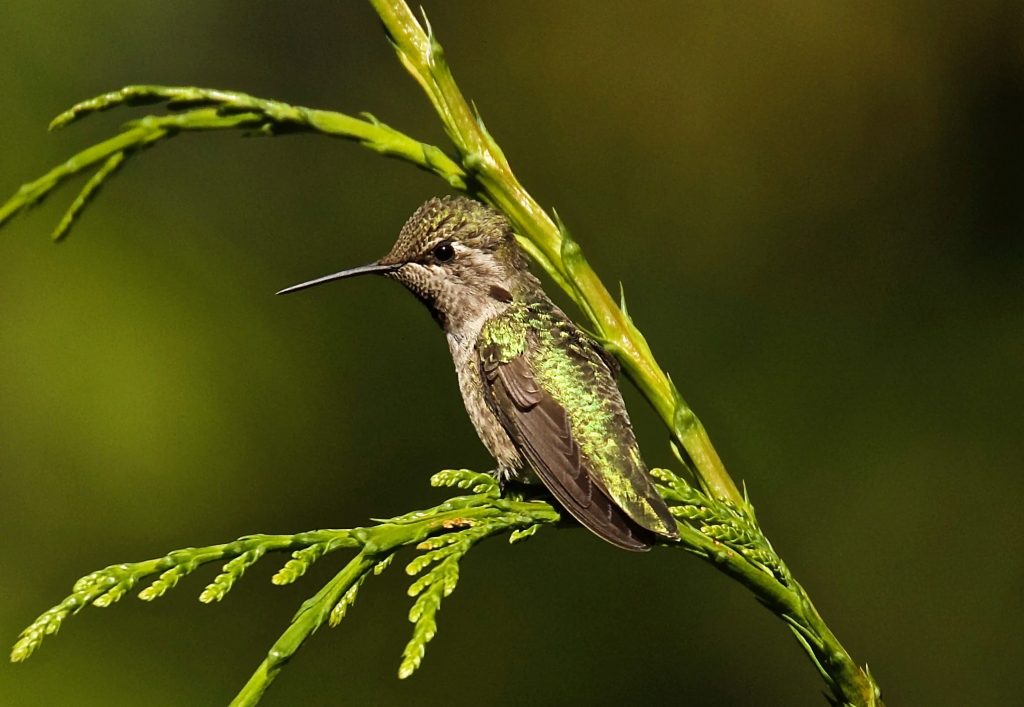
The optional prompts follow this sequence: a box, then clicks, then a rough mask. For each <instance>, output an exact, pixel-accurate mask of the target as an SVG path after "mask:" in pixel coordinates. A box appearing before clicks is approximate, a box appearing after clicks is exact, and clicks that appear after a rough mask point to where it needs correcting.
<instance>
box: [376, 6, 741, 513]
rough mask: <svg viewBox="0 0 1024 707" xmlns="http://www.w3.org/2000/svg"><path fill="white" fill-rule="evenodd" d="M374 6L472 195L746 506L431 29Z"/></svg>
mask: <svg viewBox="0 0 1024 707" xmlns="http://www.w3.org/2000/svg"><path fill="white" fill-rule="evenodd" d="M371 4H372V5H373V7H374V9H375V10H376V11H377V14H378V15H380V18H381V20H382V21H383V22H384V26H385V28H386V29H387V31H388V34H389V35H390V37H391V40H392V42H393V43H394V46H395V50H396V52H397V53H398V57H399V59H400V60H401V62H402V64H403V65H404V66H405V67H406V68H407V69H408V70H409V72H410V73H411V74H412V75H413V77H414V78H415V79H416V81H417V82H418V83H419V84H420V86H421V87H422V88H423V90H424V91H425V92H426V94H427V97H428V98H429V99H430V101H431V103H432V104H433V105H434V108H435V109H436V110H437V113H438V115H439V116H440V118H441V121H442V123H443V124H444V127H445V130H446V131H447V133H448V135H449V137H450V138H451V140H452V142H453V143H454V144H455V147H456V149H457V150H458V152H459V155H460V157H461V159H462V164H463V166H464V167H465V168H466V171H467V172H469V173H470V174H471V176H472V178H473V180H472V181H471V183H470V186H471V187H473V186H475V185H474V183H473V182H475V183H476V184H478V185H479V187H477V188H476V189H475V194H476V195H477V196H479V197H481V198H483V199H484V200H485V201H488V202H490V203H491V204H493V205H495V206H496V207H498V208H499V209H500V210H501V211H502V212H504V213H505V214H506V215H507V216H508V217H509V218H510V220H511V221H512V223H513V225H514V226H515V228H516V230H517V232H518V233H519V234H520V235H521V236H522V237H523V238H525V239H526V240H527V244H526V245H527V250H528V251H529V252H530V253H531V254H532V255H533V256H534V257H535V258H536V259H537V260H538V261H539V262H540V264H541V265H542V266H543V267H544V268H545V269H546V270H548V272H550V273H552V274H553V275H554V279H555V280H556V282H557V283H558V284H559V285H560V286H561V287H562V288H563V289H566V291H567V292H568V294H569V295H570V296H571V297H572V298H573V300H574V301H575V302H576V303H577V304H578V305H579V306H580V308H581V309H582V310H583V313H584V314H585V315H586V316H587V318H588V319H589V320H590V322H591V324H592V325H593V326H594V327H595V329H596V334H597V336H598V337H599V338H600V339H601V341H602V344H603V345H604V346H605V347H606V348H607V349H608V350H609V351H610V352H611V353H613V354H614V355H615V356H616V357H617V358H618V359H619V361H620V362H621V364H622V367H623V370H624V371H625V372H626V374H627V375H628V376H629V377H630V379H631V380H632V381H633V382H634V383H635V384H636V385H637V387H638V388H639V389H640V391H641V392H642V393H643V394H644V396H645V397H646V398H647V399H648V400H649V401H650V402H651V404H652V405H653V406H654V409H655V410H656V411H657V412H658V414H659V415H660V416H661V418H662V420H663V421H664V422H665V424H666V425H667V426H668V428H669V430H671V433H672V435H673V436H674V437H675V439H676V440H678V442H679V443H680V444H681V445H682V447H683V449H685V450H686V453H687V454H688V455H689V457H690V460H691V461H692V463H693V466H694V470H695V472H696V474H697V477H698V479H699V480H700V482H701V484H702V486H703V487H704V488H705V489H707V490H708V491H709V492H710V493H712V494H714V495H715V496H717V497H719V498H722V499H726V500H729V501H732V502H734V503H737V504H739V503H742V501H743V497H742V496H741V494H740V492H739V490H738V489H737V488H736V484H735V483H734V482H733V480H732V478H731V477H730V476H729V474H728V473H727V472H726V470H725V466H724V465H723V464H722V460H721V459H720V458H719V456H718V453H717V452H716V451H715V448H714V446H712V444H711V440H710V438H709V437H708V434H707V432H706V431H705V429H704V426H703V425H702V424H701V422H700V420H699V419H697V416H696V415H695V414H694V413H693V411H692V410H691V409H690V407H689V406H688V405H687V404H686V402H685V401H684V400H683V398H682V396H681V395H680V394H679V391H678V390H676V388H675V385H674V384H673V383H672V381H671V379H670V378H669V377H668V376H667V375H666V374H665V373H664V372H663V371H662V369H661V367H660V366H659V365H658V363H657V361H656V360H655V358H654V354H653V353H652V352H651V349H650V347H649V346H648V345H647V341H646V339H644V336H643V334H641V333H640V331H639V329H637V328H636V326H634V324H633V322H632V320H631V319H630V318H629V317H628V316H627V315H626V314H625V313H624V312H623V311H622V310H621V309H620V308H619V306H618V305H617V304H616V303H615V300H614V299H613V298H612V296H611V294H610V293H609V292H608V290H607V289H606V288H605V286H604V285H603V284H602V282H601V280H600V279H599V278H598V277H597V274H596V273H595V272H594V270H593V268H591V267H590V265H589V263H587V260H586V258H585V257H584V256H583V253H582V251H581V250H580V248H579V245H578V244H577V243H576V242H575V241H573V240H572V239H571V237H570V236H569V234H568V232H567V231H566V230H565V228H564V227H560V225H559V224H556V223H555V221H554V220H553V219H552V218H551V217H550V216H548V214H547V213H546V212H545V211H544V209H542V208H541V206H540V205H539V204H538V203H537V202H536V200H534V199H533V197H532V196H530V194H529V193H528V192H527V191H526V189H524V188H523V186H522V185H521V184H520V183H519V180H518V179H517V178H516V177H515V175H514V174H513V172H512V168H511V167H510V166H509V164H508V161H507V160H506V159H505V155H504V153H503V152H502V151H501V149H500V148H499V147H498V145H497V143H496V142H495V141H494V139H493V138H492V137H491V136H490V134H489V133H488V132H487V130H486V128H485V127H484V125H483V121H482V120H481V119H480V118H479V116H478V115H477V114H476V112H475V111H474V110H473V109H472V108H471V107H470V105H469V104H468V102H467V101H466V99H465V98H464V97H463V96H462V93H461V92H460V91H459V88H458V86H457V85H456V83H455V79H454V77H453V76H452V73H451V71H450V70H449V68H448V64H447V62H446V61H445V59H444V51H443V50H442V48H441V45H440V43H439V42H438V41H437V40H436V38H435V37H434V36H433V34H432V33H430V32H429V26H428V31H424V29H423V28H422V27H421V26H420V24H419V22H417V21H416V17H415V16H414V15H413V14H412V11H411V10H410V9H409V7H408V5H406V4H405V2H402V1H401V0H371Z"/></svg>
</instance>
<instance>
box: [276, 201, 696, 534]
mask: <svg viewBox="0 0 1024 707" xmlns="http://www.w3.org/2000/svg"><path fill="white" fill-rule="evenodd" d="M368 274H378V275H383V276H384V277H386V278H388V279H391V280H397V281H398V282H400V283H402V284H403V285H405V287H406V288H407V289H408V290H409V291H410V292H412V293H413V294H414V295H416V297H417V298H418V299H419V300H420V301H421V302H423V304H425V305H426V306H427V308H428V309H429V310H430V313H431V314H432V315H433V316H434V319H435V320H437V322H438V324H440V325H441V328H442V329H444V332H445V335H446V337H447V339H448V347H449V349H450V350H451V354H452V359H453V360H454V362H455V370H456V371H457V373H458V378H459V389H460V390H461V392H462V399H463V401H464V402H465V404H466V411H467V412H468V413H469V418H470V420H472V422H473V426H474V427H475V428H476V431H477V434H478V435H479V436H480V439H481V441H483V443H484V446H486V447H487V449H488V451H489V452H490V453H491V455H492V456H494V458H495V460H496V461H497V463H498V466H497V469H496V470H495V472H494V473H495V474H496V476H497V477H498V479H499V481H501V482H509V481H515V482H520V483H526V484H531V483H532V484H536V483H537V482H538V481H539V482H540V483H542V484H543V485H544V486H545V487H546V488H547V489H548V491H550V492H551V494H552V495H553V496H554V497H555V499H556V500H557V501H558V503H560V504H561V505H562V507H564V508H565V510H567V511H568V512H569V513H570V514H571V515H572V516H573V517H574V518H576V519H577V520H578V521H579V522H580V523H582V524H583V525H584V526H586V527H587V528H588V529H589V530H591V531H592V532H593V533H595V534H596V535H598V536H600V537H601V538H603V539H605V540H607V541H608V542H610V543H612V544H613V545H616V546H618V547H621V548H624V549H627V550H647V549H649V548H650V547H651V545H652V544H653V542H654V540H655V539H656V537H657V536H664V537H668V538H675V537H677V533H676V524H675V520H674V519H673V517H672V515H671V514H670V513H669V510H668V508H667V507H666V505H665V502H664V501H663V500H662V498H661V497H660V496H659V495H658V493H657V491H656V490H655V489H654V485H653V484H652V482H651V479H650V477H649V475H648V473H647V467H646V466H645V465H644V462H643V460H642V459H641V457H640V449H639V447H638V445H637V442H636V437H635V436H634V434H633V428H632V425H631V424H630V421H629V416H628V414H627V413H626V408H625V405H624V404H623V402H622V394H621V393H620V392H619V389H618V386H617V385H616V382H615V374H614V372H613V366H614V364H613V363H611V361H610V359H609V358H608V357H607V355H606V354H605V352H604V351H603V349H601V347H600V345H599V344H598V343H597V342H596V341H594V340H593V339H592V338H591V337H590V336H588V335H587V334H585V333H584V332H583V331H581V330H580V329H579V328H578V327H577V326H576V325H575V324H573V323H572V321H571V320H570V319H569V318H568V317H567V316H566V315H565V314H564V313H563V312H562V311H561V310H560V309H559V308H558V307H556V306H555V305H554V303H552V302H551V300H550V299H549V298H548V296H547V295H546V294H545V293H544V290H543V289H542V288H541V284H540V281H538V280H537V278H536V277H534V276H533V274H532V273H531V272H530V271H529V268H528V267H527V260H526V257H525V255H524V254H523V252H522V250H521V249H520V247H519V245H518V243H516V240H515V237H514V235H513V233H512V227H511V225H510V224H509V222H508V220H507V219H506V218H505V217H504V216H503V215H502V214H500V213H498V212H497V211H495V210H494V209H491V208H489V207H487V206H484V205H483V204H480V203H479V202H476V201H473V200H471V199H467V198H464V197H446V198H443V199H431V200H429V201H427V202H426V203H425V204H423V205H422V206H421V207H420V208H419V209H417V210H416V213H414V214H413V215H412V216H411V217H410V218H409V220H408V221H407V222H406V223H405V226H403V227H402V230H401V232H400V233H399V234H398V240H397V241H396V243H395V245H394V246H393V247H392V248H391V251H390V252H389V253H388V254H387V255H385V256H384V257H383V258H381V259H380V260H378V261H377V262H375V263H371V264H369V265H364V266H362V267H357V268H352V269H350V270H343V271H341V272H338V273H334V274H333V275H327V276H325V277H321V278H317V279H315V280H310V281H308V282H304V283H301V284H298V285H295V286H293V287H289V288H286V289H284V290H281V291H280V292H279V293H278V294H285V293H288V292H295V291H297V290H302V289H305V288H307V287H312V286H314V285H320V284H323V283H325V282H331V281H333V280H340V279H342V278H348V277H355V276H357V275H368Z"/></svg>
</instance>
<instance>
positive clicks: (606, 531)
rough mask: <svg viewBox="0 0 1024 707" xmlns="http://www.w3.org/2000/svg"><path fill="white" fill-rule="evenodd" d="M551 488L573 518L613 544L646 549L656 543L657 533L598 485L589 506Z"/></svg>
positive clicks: (643, 550) (635, 550) (624, 547)
mask: <svg viewBox="0 0 1024 707" xmlns="http://www.w3.org/2000/svg"><path fill="white" fill-rule="evenodd" d="M551 491H552V492H553V493H554V495H555V498H556V499H558V502H559V504H560V505H561V506H562V507H563V508H565V510H567V511H569V513H570V514H571V515H572V517H573V518H575V519H576V520H578V521H579V522H580V523H581V524H582V525H583V526H584V527H585V528H587V529H588V530H590V531H591V532H592V533H594V534H595V535H597V536H598V537H600V538H601V539H603V540H606V541H607V542H610V543H611V544H612V545H615V546H616V547H620V548H622V549H623V550H632V551H634V552H646V551H647V550H650V549H651V546H652V545H654V542H655V539H656V538H657V535H656V534H655V533H654V532H653V531H650V530H648V529H647V528H644V527H642V526H641V525H639V524H638V523H637V522H636V521H634V520H633V519H632V518H630V517H629V516H628V515H626V513H625V512H624V511H623V510H622V509H621V508H619V507H618V506H616V505H615V504H614V503H613V502H612V500H611V499H610V498H608V497H607V496H606V495H604V492H602V491H601V490H600V489H598V488H597V487H593V489H592V493H591V495H590V498H589V501H590V503H589V504H588V506H587V507H586V508H584V507H583V506H581V505H580V504H579V503H578V502H577V501H576V499H574V498H573V497H571V496H566V497H564V498H563V494H560V493H558V489H557V488H551Z"/></svg>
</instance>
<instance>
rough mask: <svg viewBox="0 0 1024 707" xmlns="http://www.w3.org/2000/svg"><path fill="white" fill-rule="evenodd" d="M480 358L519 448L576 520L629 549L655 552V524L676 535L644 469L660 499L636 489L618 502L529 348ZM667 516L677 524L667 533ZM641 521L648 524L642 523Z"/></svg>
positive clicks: (486, 352)
mask: <svg viewBox="0 0 1024 707" xmlns="http://www.w3.org/2000/svg"><path fill="white" fill-rule="evenodd" d="M524 335H525V336H531V335H532V334H531V333H530V332H524ZM480 354H481V356H480V361H481V364H480V366H481V368H480V373H481V378H482V379H483V383H484V397H485V399H486V400H487V401H488V404H489V405H490V406H491V409H492V410H493V411H494V413H495V415H497V417H498V419H499V421H500V422H501V424H502V426H503V427H504V428H505V431H506V432H507V433H508V435H509V437H510V438H511V439H512V442H513V443H514V444H515V446H516V448H517V449H518V450H519V451H520V453H521V454H522V455H523V457H524V458H525V459H526V461H527V462H529V464H530V466H531V467H532V468H533V470H534V472H536V474H537V476H538V477H539V478H540V480H541V481H542V482H543V483H544V485H545V486H546V487H547V488H548V490H549V491H551V493H552V494H553V495H554V497H555V498H556V499H557V500H558V502H559V503H561V504H562V505H563V506H564V507H565V509H566V510H567V511H569V513H570V514H572V515H573V517H575V518H576V519H577V520H578V521H579V522H580V523H582V524H583V525H584V526H586V527H587V528H589V529H590V530H591V531H593V532H594V533H596V534H597V535H599V536H600V537H602V538H604V539H605V540H607V541H608V542H610V543H612V544H614V545H617V546H619V547H621V548H625V549H627V550H646V549H648V548H650V546H651V544H652V542H653V540H654V532H653V531H652V529H651V528H650V527H649V526H650V525H654V526H655V528H656V529H657V531H658V532H661V533H662V534H665V535H671V534H673V533H674V522H673V521H671V516H670V515H668V510H667V509H666V508H665V507H664V502H663V501H662V500H661V498H660V497H658V496H657V494H656V493H655V492H654V490H653V487H651V485H650V481H649V480H648V479H646V472H645V471H644V470H642V469H641V470H640V473H641V474H642V475H643V482H645V483H646V486H647V490H649V494H650V495H653V499H656V501H654V500H653V499H651V500H648V499H646V498H641V497H639V496H638V494H637V493H636V491H637V490H634V491H633V492H632V493H629V494H627V496H628V499H627V500H626V503H627V504H629V505H630V506H631V507H628V508H625V509H624V508H623V507H622V506H623V505H624V504H623V502H622V501H621V500H618V499H614V500H613V497H612V495H611V494H609V492H608V485H607V483H606V482H605V480H604V479H602V478H601V477H600V476H599V475H598V473H597V471H596V467H595V465H594V464H593V462H592V461H591V460H590V459H589V458H588V456H587V454H586V453H585V452H584V451H583V450H582V449H581V447H580V445H579V443H578V441H577V440H576V439H575V437H574V435H573V430H572V421H571V418H570V415H569V414H568V412H567V411H566V409H565V408H564V407H563V406H562V404H561V403H560V402H559V401H558V400H557V399H556V398H555V397H554V396H553V395H551V394H550V393H549V392H548V391H546V390H545V388H544V386H543V385H541V384H540V382H539V380H538V376H537V372H536V371H535V367H534V364H533V363H532V361H531V357H530V355H529V353H528V352H527V351H526V350H521V351H520V352H519V353H518V354H515V355H511V356H510V355H508V354H509V352H508V351H507V349H503V347H501V346H500V345H499V344H496V343H484V344H483V345H482V347H481V351H480ZM626 424H627V425H628V422H627V423H626ZM652 503H657V504H658V505H659V510H661V509H664V511H663V514H662V513H655V512H652V509H651V504H652ZM630 511H632V512H630ZM662 515H664V516H667V520H668V521H670V522H672V525H671V526H667V527H668V528H671V530H668V531H667V532H666V530H664V528H665V527H666V526H665V524H664V521H663V520H662V518H661V516H662ZM649 518H653V522H651V521H650V520H648V519H649ZM637 519H642V520H644V521H648V522H647V523H644V524H643V525H642V524H641V523H640V522H638V520H637ZM645 525H647V526H648V527H644V526H645Z"/></svg>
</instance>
